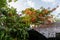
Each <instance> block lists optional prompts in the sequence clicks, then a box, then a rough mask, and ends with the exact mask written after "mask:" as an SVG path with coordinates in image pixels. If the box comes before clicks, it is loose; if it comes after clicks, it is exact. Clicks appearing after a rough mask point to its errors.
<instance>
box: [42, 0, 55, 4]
mask: <svg viewBox="0 0 60 40" xmlns="http://www.w3.org/2000/svg"><path fill="white" fill-rule="evenodd" d="M41 1H44V2H52V3H54V2H55V0H41Z"/></svg>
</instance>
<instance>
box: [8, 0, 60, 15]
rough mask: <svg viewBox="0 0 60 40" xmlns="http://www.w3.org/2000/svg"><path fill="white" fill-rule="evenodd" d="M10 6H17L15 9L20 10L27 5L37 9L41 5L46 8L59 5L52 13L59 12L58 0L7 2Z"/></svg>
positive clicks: (59, 0)
mask: <svg viewBox="0 0 60 40" xmlns="http://www.w3.org/2000/svg"><path fill="white" fill-rule="evenodd" d="M8 4H9V5H10V6H13V7H15V8H17V11H18V12H19V11H22V10H24V9H25V8H27V7H33V8H35V9H39V8H40V7H41V6H43V7H45V8H48V7H51V8H54V7H56V6H57V5H59V8H57V9H56V11H54V12H53V14H54V15H57V14H58V13H60V0H18V1H17V2H15V3H14V2H11V3H8Z"/></svg>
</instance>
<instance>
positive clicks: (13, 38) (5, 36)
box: [0, 0, 56, 40]
mask: <svg viewBox="0 0 60 40" xmlns="http://www.w3.org/2000/svg"><path fill="white" fill-rule="evenodd" d="M11 1H12V0H9V2H11ZM15 1H16V0H15ZM55 9H56V8H53V9H52V10H48V9H45V8H42V10H40V9H37V10H36V9H34V8H26V9H25V10H22V15H24V16H22V15H21V14H17V12H16V9H15V8H13V7H11V8H9V7H8V6H7V0H0V40H28V37H29V35H28V32H27V30H28V28H29V26H30V24H34V23H39V24H41V23H42V22H44V20H45V18H47V16H48V15H50V13H51V12H52V11H54V10H55ZM43 17H45V18H43ZM40 21H41V23H40Z"/></svg>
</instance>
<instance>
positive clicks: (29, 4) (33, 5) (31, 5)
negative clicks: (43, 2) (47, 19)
mask: <svg viewBox="0 0 60 40" xmlns="http://www.w3.org/2000/svg"><path fill="white" fill-rule="evenodd" d="M27 4H28V6H29V7H35V3H34V2H32V1H31V0H27Z"/></svg>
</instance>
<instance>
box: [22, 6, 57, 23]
mask: <svg viewBox="0 0 60 40" xmlns="http://www.w3.org/2000/svg"><path fill="white" fill-rule="evenodd" d="M56 8H57V7H56ZM56 8H53V9H51V10H49V9H45V8H43V7H41V8H40V9H37V10H36V9H34V8H26V9H25V10H23V11H22V13H23V14H25V16H24V19H23V21H25V22H28V23H29V24H36V23H38V24H40V23H44V22H45V20H47V19H48V18H49V17H48V15H50V13H51V12H53V11H54V10H56ZM27 17H28V18H27Z"/></svg>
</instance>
